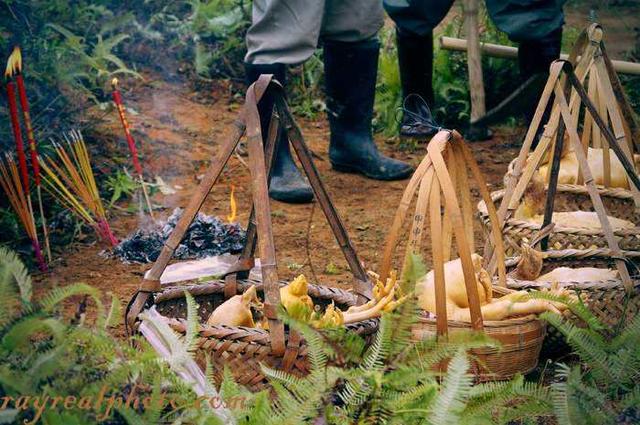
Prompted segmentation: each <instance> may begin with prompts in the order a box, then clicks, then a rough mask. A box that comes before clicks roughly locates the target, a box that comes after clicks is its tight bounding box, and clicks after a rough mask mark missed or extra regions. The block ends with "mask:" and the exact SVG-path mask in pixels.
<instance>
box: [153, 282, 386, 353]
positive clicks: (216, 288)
mask: <svg viewBox="0 0 640 425" xmlns="http://www.w3.org/2000/svg"><path fill="white" fill-rule="evenodd" d="M286 284H287V282H286V281H280V285H281V286H284V285H286ZM224 285H225V283H224V281H221V280H214V281H210V282H206V283H202V284H186V285H175V286H170V287H167V288H165V289H163V291H162V292H159V293H157V294H156V297H155V298H154V301H153V306H155V305H157V304H159V303H162V302H165V301H171V300H174V299H179V298H184V297H185V295H184V291H185V290H186V291H187V292H189V293H190V294H192V295H194V292H196V294H195V295H198V296H200V295H208V294H214V293H223V292H224ZM251 285H256V287H257V289H258V290H259V291H260V290H262V282H261V281H260V280H257V279H243V280H239V281H238V287H239V288H241V289H242V290H244V289H246V288H248V287H249V286H251ZM308 288H309V295H310V296H311V297H314V298H321V299H329V300H332V299H333V298H332V295H333V294H340V295H342V296H343V297H344V299H345V300H346V301H347V302H346V304H347V305H355V301H356V297H355V295H353V294H352V293H351V292H349V291H346V290H344V289H341V288H335V287H331V286H324V285H316V284H311V283H310V284H309V286H308ZM349 301H350V302H349ZM340 303H343V300H340ZM146 310H147V309H144V310H143V312H144V311H146ZM162 317H164V318H165V319H166V320H167V323H168V324H169V326H171V327H172V328H173V329H174V330H176V331H178V332H180V333H184V332H186V325H185V323H186V321H185V319H178V318H174V317H167V316H165V315H164V314H162ZM378 323H379V320H378V319H367V320H362V321H359V322H355V323H350V324H348V325H345V327H346V328H347V329H352V330H359V332H358V333H364V334H367V333H372V332H374V331H375V330H376V329H377V328H378ZM199 325H200V329H199V338H213V339H225V335H234V339H238V337H237V335H238V334H241V335H244V336H243V337H241V339H243V340H245V342H247V341H246V338H250V341H249V342H250V343H255V344H258V345H265V346H271V342H270V341H271V340H270V332H269V331H268V330H264V329H260V328H249V327H244V326H227V325H208V324H206V323H199Z"/></svg>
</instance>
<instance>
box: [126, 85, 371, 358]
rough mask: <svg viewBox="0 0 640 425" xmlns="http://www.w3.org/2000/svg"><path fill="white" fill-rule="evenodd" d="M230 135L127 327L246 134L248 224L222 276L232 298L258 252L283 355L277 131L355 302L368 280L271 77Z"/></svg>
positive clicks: (253, 92)
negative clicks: (264, 102)
mask: <svg viewBox="0 0 640 425" xmlns="http://www.w3.org/2000/svg"><path fill="white" fill-rule="evenodd" d="M267 91H272V94H273V95H274V97H275V109H276V111H277V114H276V113H275V112H274V113H273V114H272V118H271V122H270V125H269V130H268V134H267V138H266V143H265V144H264V145H263V139H262V133H261V128H260V118H259V113H258V106H257V105H258V101H259V100H260V99H261V98H262V96H263V95H264V94H265V92H267ZM234 124H235V128H234V130H235V131H234V132H233V134H232V135H231V136H230V137H229V138H228V139H227V140H226V141H225V142H224V143H223V145H222V146H221V148H220V151H219V154H218V157H217V158H216V159H215V160H214V161H213V162H212V163H211V165H210V166H209V169H208V171H207V173H206V174H205V176H204V178H203V179H202V181H201V183H200V185H199V187H198V190H197V191H196V193H195V195H194V196H193V197H192V198H191V200H190V201H189V205H188V206H187V207H186V209H185V211H184V213H183V215H182V216H181V217H180V220H179V221H178V224H177V225H176V227H175V229H174V231H173V232H172V233H171V235H170V236H169V238H168V239H167V241H166V242H165V244H164V247H163V249H162V251H161V253H160V255H159V257H158V259H157V260H156V262H155V263H154V265H153V267H152V268H151V270H150V271H149V273H148V275H147V277H146V278H145V279H144V280H143V281H142V283H141V285H140V288H139V289H138V292H137V293H136V295H135V296H134V298H133V299H132V301H131V303H130V304H129V307H128V312H127V317H126V321H127V326H128V327H130V328H132V329H133V325H134V323H135V321H136V319H137V317H138V314H139V313H140V312H141V311H142V309H143V308H144V307H145V305H146V304H147V302H148V301H149V300H150V297H151V296H152V294H153V293H154V292H159V291H161V285H160V277H161V276H162V273H163V272H164V270H165V268H166V267H167V265H168V263H169V261H170V259H171V257H172V256H173V252H174V250H175V248H176V247H177V246H178V244H179V243H180V241H181V240H182V238H183V237H184V234H185V232H186V230H187V229H188V227H189V225H190V224H191V222H192V221H193V219H194V218H195V216H196V215H197V213H198V211H199V210H200V208H201V207H202V205H203V203H204V201H205V199H206V197H207V195H208V194H209V192H210V190H211V188H212V187H213V185H214V184H215V183H216V181H217V179H218V177H219V176H220V174H221V173H222V170H223V169H224V167H225V165H226V164H227V162H228V161H229V158H230V157H231V155H232V154H233V152H234V150H235V148H236V146H237V144H238V142H239V141H240V138H241V137H242V136H243V135H244V134H245V133H246V136H247V146H248V151H249V168H250V173H251V182H252V196H253V206H252V209H251V213H250V218H249V223H248V226H247V242H246V245H245V247H244V250H243V252H242V254H241V255H240V258H239V259H238V261H237V263H236V264H235V265H233V266H232V267H231V269H230V270H229V271H228V272H227V275H226V276H225V289H224V291H225V295H226V296H233V295H236V293H237V279H238V278H244V277H246V275H247V274H248V272H249V271H250V270H251V268H252V267H253V265H254V261H253V258H254V253H255V251H256V250H257V253H258V256H259V258H260V260H261V268H262V282H263V287H264V292H265V303H264V314H265V317H266V318H267V319H268V321H269V330H270V331H269V332H270V336H271V346H272V350H273V353H274V354H276V355H282V354H284V353H285V349H286V347H285V340H286V339H285V332H284V325H283V323H282V322H281V321H280V320H278V317H277V308H278V305H279V304H280V291H279V288H280V287H279V284H278V275H277V268H276V253H275V245H274V241H273V229H272V224H271V208H270V205H269V193H268V192H269V189H268V181H269V174H270V171H271V164H272V162H273V158H274V155H275V149H276V147H277V143H276V141H277V140H278V137H279V135H280V132H281V131H286V133H287V136H288V138H289V142H290V143H291V145H292V146H293V148H294V151H295V153H296V155H297V156H298V159H299V160H300V163H301V165H302V169H303V171H304V172H305V174H306V175H307V178H308V179H309V183H310V185H311V187H312V189H313V191H314V194H315V197H316V199H317V201H318V203H319V204H320V207H321V208H322V211H323V212H324V215H325V216H326V218H327V221H328V222H329V226H330V227H331V230H332V231H333V233H334V235H335V237H336V240H337V242H338V245H339V246H340V248H341V250H342V252H343V254H344V256H345V258H346V260H347V263H348V265H349V267H350V269H351V272H352V274H353V277H354V279H353V285H354V291H355V293H356V295H357V300H358V302H359V303H362V302H365V301H368V300H369V299H371V297H372V295H371V288H372V285H371V282H370V280H369V278H368V276H367V274H366V273H365V271H364V269H363V267H362V264H361V263H360V261H359V259H358V256H357V254H356V251H355V249H354V247H353V244H352V243H351V240H350V239H349V236H348V234H347V232H346V230H345V227H344V224H343V223H342V220H341V219H340V217H339V215H338V213H337V211H336V209H335V208H334V206H333V203H332V202H331V199H330V198H329V195H328V193H327V191H326V189H325V187H324V184H323V183H322V180H321V179H320V175H319V174H318V171H317V169H316V168H315V165H314V164H313V160H312V157H311V152H310V151H309V149H308V148H307V146H306V144H305V143H304V139H303V137H302V133H301V131H300V128H299V127H298V126H297V124H296V123H295V121H294V119H293V116H292V115H291V112H290V111H289V109H288V107H287V103H286V100H285V97H284V90H283V88H282V86H281V85H280V83H278V82H277V81H276V80H274V79H273V76H272V75H261V76H260V78H259V79H258V80H257V81H256V82H255V83H254V84H252V85H251V86H250V87H249V89H248V90H247V95H246V101H245V104H244V108H243V109H242V111H241V112H240V115H239V117H238V119H237V120H236V121H235V123H234ZM298 342H299V336H298V335H297V334H292V336H291V337H290V338H289V343H291V344H297V343H298Z"/></svg>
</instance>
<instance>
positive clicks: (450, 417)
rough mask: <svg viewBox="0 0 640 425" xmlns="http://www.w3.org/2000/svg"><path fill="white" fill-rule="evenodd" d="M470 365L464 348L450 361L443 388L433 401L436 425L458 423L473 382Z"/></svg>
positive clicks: (433, 418) (432, 418)
mask: <svg viewBox="0 0 640 425" xmlns="http://www.w3.org/2000/svg"><path fill="white" fill-rule="evenodd" d="M469 366H470V364H469V360H468V359H467V356H466V354H465V352H464V351H462V350H459V351H458V352H457V353H456V355H455V356H454V357H453V358H452V359H451V362H449V365H448V367H447V373H446V375H445V376H444V380H443V383H442V388H441V389H440V392H439V393H438V396H437V397H436V399H435V400H434V403H433V409H432V414H431V422H432V423H433V424H434V425H450V424H457V423H458V420H459V418H460V414H461V413H462V411H463V409H464V407H465V404H466V400H467V397H468V396H469V393H470V392H471V386H472V384H473V377H472V376H471V375H470V374H469V373H468V370H469Z"/></svg>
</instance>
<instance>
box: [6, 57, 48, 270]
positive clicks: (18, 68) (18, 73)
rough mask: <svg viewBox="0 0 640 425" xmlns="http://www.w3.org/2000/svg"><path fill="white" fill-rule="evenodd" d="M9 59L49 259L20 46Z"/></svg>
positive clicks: (36, 153) (35, 150) (36, 155)
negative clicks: (11, 64) (11, 62)
mask: <svg viewBox="0 0 640 425" xmlns="http://www.w3.org/2000/svg"><path fill="white" fill-rule="evenodd" d="M12 58H13V60H12ZM9 61H13V63H14V64H15V65H14V69H13V71H14V76H15V80H16V84H17V86H18V96H19V98H20V107H21V108H22V117H23V119H24V126H25V129H26V131H27V142H28V143H29V153H30V154H31V167H32V168H33V177H34V180H35V183H36V193H37V196H38V208H39V210H40V211H39V212H40V222H41V223H42V234H43V236H44V247H45V251H46V253H47V259H48V260H49V261H51V246H50V244H49V232H48V231H47V222H46V220H45V216H44V208H43V205H42V182H41V181H40V163H39V162H38V149H37V145H36V139H35V136H34V134H33V125H32V124H31V114H30V113H29V100H28V98H27V91H26V89H25V86H24V79H23V78H22V54H21V52H20V47H18V46H15V47H14V48H13V53H11V56H10V57H9Z"/></svg>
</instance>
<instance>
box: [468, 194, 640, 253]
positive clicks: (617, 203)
mask: <svg viewBox="0 0 640 425" xmlns="http://www.w3.org/2000/svg"><path fill="white" fill-rule="evenodd" d="M598 192H599V194H600V197H601V198H602V202H603V204H604V206H605V209H606V211H607V212H608V214H609V215H611V216H614V217H617V218H621V219H624V220H629V221H631V222H632V223H640V212H639V211H637V210H636V208H635V205H634V202H633V195H632V194H631V192H630V191H628V190H626V189H608V188H604V187H598ZM503 195H504V190H499V191H496V192H493V193H491V198H492V200H493V201H494V202H495V203H500V202H501V201H502V197H503ZM578 210H582V211H593V210H594V209H593V203H592V201H591V199H590V198H589V193H588V191H587V189H586V187H584V186H580V185H573V184H558V189H557V191H556V198H555V211H578ZM478 212H479V213H480V221H481V222H482V224H483V225H484V228H485V230H486V231H490V223H489V214H488V211H487V206H486V203H485V202H484V201H480V202H479V203H478ZM539 231H540V224H537V223H532V222H529V221H524V220H516V219H514V218H509V219H508V220H506V222H505V223H504V229H503V237H504V241H505V252H506V254H507V255H508V256H515V255H517V254H518V253H519V252H520V251H519V250H520V247H521V244H522V242H527V243H529V242H531V240H533V238H535V236H536V235H537V234H538V232H539ZM614 235H615V236H616V237H617V238H618V244H619V245H620V249H622V250H625V251H640V227H634V228H631V229H622V230H617V231H615V232H614ZM608 247H609V246H608V244H607V240H606V237H605V234H604V232H603V231H602V230H601V229H595V230H594V229H584V228H579V227H573V228H572V227H560V226H557V225H556V226H555V227H554V229H553V230H552V231H551V233H550V234H549V248H550V249H554V250H563V249H593V248H608Z"/></svg>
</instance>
